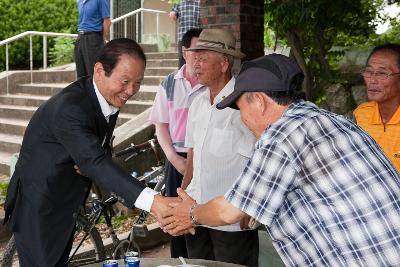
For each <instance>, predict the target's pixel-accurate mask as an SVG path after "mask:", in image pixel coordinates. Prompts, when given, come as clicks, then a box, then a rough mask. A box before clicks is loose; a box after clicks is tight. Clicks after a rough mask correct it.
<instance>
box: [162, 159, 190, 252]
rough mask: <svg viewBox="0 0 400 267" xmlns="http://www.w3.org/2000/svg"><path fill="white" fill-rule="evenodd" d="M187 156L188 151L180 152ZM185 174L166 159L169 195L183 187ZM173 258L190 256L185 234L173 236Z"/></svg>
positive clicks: (167, 192) (166, 187)
mask: <svg viewBox="0 0 400 267" xmlns="http://www.w3.org/2000/svg"><path fill="white" fill-rule="evenodd" d="M178 154H179V155H180V156H182V157H185V158H186V153H178ZM182 178H183V175H182V174H180V172H178V171H177V170H176V169H175V167H174V166H173V165H172V164H171V162H169V161H168V160H165V181H166V182H165V191H166V195H167V196H168V197H176V196H178V194H177V193H176V189H177V188H178V187H181V184H182ZM170 250H171V258H178V257H184V258H187V257H188V253H187V249H186V242H185V237H184V236H171V245H170Z"/></svg>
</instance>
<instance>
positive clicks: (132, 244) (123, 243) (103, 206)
mask: <svg viewBox="0 0 400 267" xmlns="http://www.w3.org/2000/svg"><path fill="white" fill-rule="evenodd" d="M157 144H158V142H157V140H156V139H150V140H148V141H146V142H144V143H141V144H139V145H133V144H131V145H130V146H129V147H127V148H126V149H123V150H121V151H119V152H116V153H115V154H114V156H115V157H121V156H123V155H127V154H130V155H129V156H128V157H127V158H126V159H125V161H128V160H130V159H131V158H133V157H135V156H137V155H139V154H142V153H144V152H146V151H149V150H151V151H153V153H154V155H155V158H156V166H155V167H152V170H151V171H150V172H147V173H145V175H143V176H141V177H138V178H136V179H138V180H139V181H142V182H144V183H145V184H146V185H148V184H149V183H151V182H153V181H154V180H156V185H155V187H154V190H156V191H158V192H161V191H162V188H163V186H164V166H163V164H162V161H161V156H160V153H159V150H158V147H157ZM95 191H96V192H99V191H98V190H95ZM98 194H99V193H97V194H96V193H93V194H90V196H89V200H88V201H86V205H89V206H90V212H89V213H87V212H81V213H79V214H75V215H74V216H76V232H75V235H74V240H77V239H78V241H77V242H75V243H77V245H76V246H73V248H72V250H71V254H70V258H69V259H68V264H69V266H80V265H85V264H90V263H96V262H102V261H104V260H106V259H110V258H112V259H121V258H123V257H124V255H125V252H127V251H132V250H134V251H137V252H138V253H139V256H140V255H141V249H140V247H139V245H138V244H137V243H136V241H135V237H136V236H141V237H145V236H146V235H147V232H148V230H147V227H146V225H145V224H144V222H145V220H146V217H147V215H148V212H146V211H141V212H140V214H139V216H138V217H137V219H136V221H135V222H134V225H133V227H132V229H131V231H130V233H129V235H128V238H127V239H124V240H120V239H119V238H118V236H117V234H116V233H115V231H114V228H113V225H112V217H113V216H114V213H113V208H112V206H113V205H114V204H115V203H116V202H117V201H118V198H117V197H116V196H113V195H112V196H110V197H109V198H107V199H106V200H104V201H103V200H101V199H100V198H99V197H98ZM84 210H85V207H82V211H84ZM101 217H103V218H104V220H105V223H106V225H107V231H108V233H109V235H110V237H111V240H112V248H111V250H110V251H111V253H109V252H108V251H107V250H106V248H105V246H104V243H103V240H102V238H101V235H100V233H99V231H98V230H97V228H96V225H97V224H98V222H99V220H100V218H101ZM88 240H90V241H89V243H91V245H92V246H93V247H94V253H84V252H81V250H82V249H83V250H84V248H85V246H83V244H84V242H87V241H88ZM15 254H16V248H15V240H14V236H12V237H11V239H10V240H9V242H8V244H7V246H6V249H5V251H4V255H3V260H2V265H1V267H10V266H12V262H13V258H14V256H15Z"/></svg>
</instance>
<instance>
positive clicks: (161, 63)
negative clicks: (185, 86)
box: [146, 59, 178, 69]
mask: <svg viewBox="0 0 400 267" xmlns="http://www.w3.org/2000/svg"><path fill="white" fill-rule="evenodd" d="M146 67H147V68H157V67H175V68H177V69H178V59H149V60H147V63H146Z"/></svg>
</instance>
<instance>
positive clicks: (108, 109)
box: [93, 80, 158, 212]
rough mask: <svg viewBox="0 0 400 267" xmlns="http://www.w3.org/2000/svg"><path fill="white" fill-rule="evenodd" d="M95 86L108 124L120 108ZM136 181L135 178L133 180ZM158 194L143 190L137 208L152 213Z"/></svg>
mask: <svg viewBox="0 0 400 267" xmlns="http://www.w3.org/2000/svg"><path fill="white" fill-rule="evenodd" d="M93 86H94V90H95V92H96V96H97V100H98V101H99V104H100V108H101V112H102V113H103V115H104V118H105V119H106V121H107V122H108V121H109V119H110V116H111V115H113V114H115V113H117V112H118V110H119V108H116V107H114V106H111V105H110V104H108V102H107V101H106V99H105V98H104V97H103V95H102V94H101V93H100V91H99V89H98V88H97V85H96V83H95V82H94V80H93ZM132 179H134V178H132ZM156 194H158V192H157V191H154V190H153V189H150V188H148V187H146V188H145V189H143V191H142V192H141V193H140V195H139V197H138V198H137V199H136V201H135V207H136V208H139V209H142V210H145V211H147V212H150V209H151V205H152V204H153V201H154V195H156Z"/></svg>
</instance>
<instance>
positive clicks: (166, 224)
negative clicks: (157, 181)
mask: <svg viewBox="0 0 400 267" xmlns="http://www.w3.org/2000/svg"><path fill="white" fill-rule="evenodd" d="M177 193H178V197H174V198H171V197H162V196H160V195H157V196H155V199H154V203H162V205H153V208H152V213H153V214H154V215H155V217H156V219H157V221H158V222H159V224H160V227H161V229H162V230H163V231H164V232H166V233H169V234H170V235H173V236H178V235H182V234H187V233H191V234H194V233H195V231H194V226H193V225H192V222H191V220H190V215H189V210H190V208H191V207H192V206H193V204H195V203H196V201H195V200H194V199H192V198H191V197H190V196H189V195H188V194H187V193H186V192H185V191H184V190H182V189H181V188H178V190H177ZM159 206H161V208H160V209H156V207H159Z"/></svg>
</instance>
